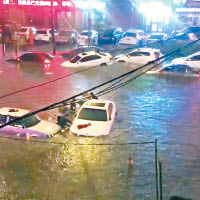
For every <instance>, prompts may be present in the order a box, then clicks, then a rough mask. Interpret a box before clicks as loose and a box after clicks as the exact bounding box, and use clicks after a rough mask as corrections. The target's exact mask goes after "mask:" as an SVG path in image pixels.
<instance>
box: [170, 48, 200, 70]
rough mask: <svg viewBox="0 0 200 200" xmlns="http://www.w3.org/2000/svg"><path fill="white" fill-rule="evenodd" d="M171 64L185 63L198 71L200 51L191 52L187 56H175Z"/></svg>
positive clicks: (199, 67) (199, 68)
mask: <svg viewBox="0 0 200 200" xmlns="http://www.w3.org/2000/svg"><path fill="white" fill-rule="evenodd" d="M171 63H172V64H187V65H190V66H191V67H192V68H194V70H197V71H200V51H198V52H196V53H194V54H191V55H189V56H187V57H180V58H175V59H173V60H172V62H171Z"/></svg>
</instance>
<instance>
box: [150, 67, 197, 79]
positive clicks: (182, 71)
mask: <svg viewBox="0 0 200 200" xmlns="http://www.w3.org/2000/svg"><path fill="white" fill-rule="evenodd" d="M147 74H159V75H162V74H168V75H180V76H197V77H200V73H199V72H197V71H195V70H194V69H193V68H192V67H190V66H189V65H185V64H169V65H167V66H165V67H163V68H161V69H158V70H155V71H149V72H147Z"/></svg>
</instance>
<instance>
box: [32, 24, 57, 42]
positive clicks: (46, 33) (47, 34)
mask: <svg viewBox="0 0 200 200" xmlns="http://www.w3.org/2000/svg"><path fill="white" fill-rule="evenodd" d="M57 35H58V32H57V31H56V30H54V36H55V38H56V36H57ZM34 40H35V41H36V42H37V41H44V42H49V43H51V42H52V29H51V28H41V29H38V30H37V33H36V34H35V36H34Z"/></svg>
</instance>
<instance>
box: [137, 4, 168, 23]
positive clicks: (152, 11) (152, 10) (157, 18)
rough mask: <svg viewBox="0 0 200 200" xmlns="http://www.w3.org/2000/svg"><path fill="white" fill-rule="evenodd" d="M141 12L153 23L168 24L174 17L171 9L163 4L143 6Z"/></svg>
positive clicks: (140, 8)
mask: <svg viewBox="0 0 200 200" xmlns="http://www.w3.org/2000/svg"><path fill="white" fill-rule="evenodd" d="M139 11H140V12H141V13H143V14H144V15H145V16H146V18H147V19H149V20H151V21H152V22H164V23H166V24H167V23H168V22H169V18H170V17H171V16H172V10H171V8H170V7H167V6H165V5H164V4H162V3H161V2H151V3H145V4H141V6H140V7H139Z"/></svg>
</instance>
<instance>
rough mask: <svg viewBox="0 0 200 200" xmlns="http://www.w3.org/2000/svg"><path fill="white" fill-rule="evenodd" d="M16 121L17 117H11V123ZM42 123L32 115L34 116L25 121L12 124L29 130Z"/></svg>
mask: <svg viewBox="0 0 200 200" xmlns="http://www.w3.org/2000/svg"><path fill="white" fill-rule="evenodd" d="M14 119H17V117H12V116H9V121H12V120H14ZM40 121H41V120H40V118H39V117H38V116H37V115H32V116H29V117H26V118H24V119H21V120H19V121H16V122H14V123H12V124H13V125H22V126H24V127H26V128H29V127H32V126H35V125H37V124H38V123H39V122H40Z"/></svg>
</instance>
